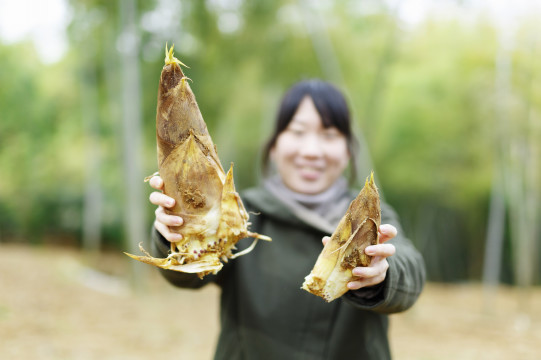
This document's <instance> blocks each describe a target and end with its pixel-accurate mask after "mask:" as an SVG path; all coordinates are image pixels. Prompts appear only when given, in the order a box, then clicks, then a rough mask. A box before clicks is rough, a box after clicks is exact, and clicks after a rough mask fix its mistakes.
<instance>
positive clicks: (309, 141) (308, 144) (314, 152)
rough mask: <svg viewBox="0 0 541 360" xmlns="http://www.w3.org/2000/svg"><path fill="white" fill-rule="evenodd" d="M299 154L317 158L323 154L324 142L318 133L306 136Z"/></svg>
mask: <svg viewBox="0 0 541 360" xmlns="http://www.w3.org/2000/svg"><path fill="white" fill-rule="evenodd" d="M299 154H300V155H301V156H304V157H309V158H316V157H320V156H321V155H322V154H323V149H322V144H321V141H320V139H319V136H317V134H308V135H306V136H304V138H303V139H302V141H301V144H300V151H299Z"/></svg>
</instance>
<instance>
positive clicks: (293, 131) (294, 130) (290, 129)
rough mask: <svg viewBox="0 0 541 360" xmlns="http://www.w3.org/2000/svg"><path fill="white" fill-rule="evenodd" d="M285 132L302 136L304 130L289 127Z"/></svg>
mask: <svg viewBox="0 0 541 360" xmlns="http://www.w3.org/2000/svg"><path fill="white" fill-rule="evenodd" d="M287 131H288V132H289V133H290V134H292V135H295V136H302V135H304V132H305V130H304V129H303V128H301V127H299V126H290V127H288V128H287Z"/></svg>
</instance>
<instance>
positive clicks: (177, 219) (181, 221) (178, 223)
mask: <svg viewBox="0 0 541 360" xmlns="http://www.w3.org/2000/svg"><path fill="white" fill-rule="evenodd" d="M175 223H176V224H177V225H179V226H180V225H182V224H183V223H184V220H182V218H181V217H177V218H176V219H175Z"/></svg>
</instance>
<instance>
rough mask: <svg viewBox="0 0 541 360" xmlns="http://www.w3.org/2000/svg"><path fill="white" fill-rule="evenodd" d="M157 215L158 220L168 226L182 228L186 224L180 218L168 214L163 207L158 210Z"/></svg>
mask: <svg viewBox="0 0 541 360" xmlns="http://www.w3.org/2000/svg"><path fill="white" fill-rule="evenodd" d="M155 214H156V220H158V221H159V222H161V223H162V224H165V225H167V226H180V225H182V224H184V220H183V219H182V218H181V217H180V216H175V215H168V214H166V213H165V211H164V209H163V207H161V206H159V207H158V208H157V209H156V211H155Z"/></svg>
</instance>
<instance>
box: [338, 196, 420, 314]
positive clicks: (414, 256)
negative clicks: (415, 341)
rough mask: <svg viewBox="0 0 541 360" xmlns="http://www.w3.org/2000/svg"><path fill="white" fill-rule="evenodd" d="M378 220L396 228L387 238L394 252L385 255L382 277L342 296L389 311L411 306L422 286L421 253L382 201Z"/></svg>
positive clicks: (367, 307) (355, 303)
mask: <svg viewBox="0 0 541 360" xmlns="http://www.w3.org/2000/svg"><path fill="white" fill-rule="evenodd" d="M382 224H391V225H393V226H395V227H396V229H397V230H398V234H397V236H396V237H395V238H394V239H392V240H389V243H391V244H393V245H394V246H395V247H396V253H395V254H394V255H393V256H390V257H388V258H387V261H388V262H389V269H388V270H387V276H386V278H385V280H384V281H383V283H382V284H380V285H376V286H375V287H373V288H366V289H359V290H357V291H349V292H348V293H346V294H345V295H344V296H343V298H344V300H345V301H347V302H348V303H350V304H352V305H353V306H355V307H358V308H360V309H364V310H372V311H375V312H378V313H386V314H390V313H397V312H401V311H405V310H407V309H409V308H410V307H411V306H413V304H414V303H415V302H416V301H417V299H418V297H419V295H420V294H421V291H422V289H423V286H424V283H425V280H426V270H425V264H424V261H423V258H422V256H421V254H420V253H419V252H418V251H417V249H415V247H414V245H413V243H412V242H411V241H410V240H409V239H408V238H406V237H405V236H404V235H403V231H402V227H401V226H400V224H399V222H398V217H397V215H396V213H395V212H394V210H393V209H392V208H391V207H390V206H388V205H386V204H383V203H382Z"/></svg>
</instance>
